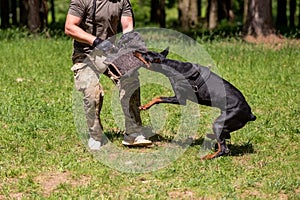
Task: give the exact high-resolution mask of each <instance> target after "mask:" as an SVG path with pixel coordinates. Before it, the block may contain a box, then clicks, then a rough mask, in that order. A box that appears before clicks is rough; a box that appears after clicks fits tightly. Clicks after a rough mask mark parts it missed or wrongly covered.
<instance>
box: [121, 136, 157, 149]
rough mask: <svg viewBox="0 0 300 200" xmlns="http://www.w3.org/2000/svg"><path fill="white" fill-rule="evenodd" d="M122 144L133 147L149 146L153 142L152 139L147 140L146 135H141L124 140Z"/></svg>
mask: <svg viewBox="0 0 300 200" xmlns="http://www.w3.org/2000/svg"><path fill="white" fill-rule="evenodd" d="M124 139H125V138H124ZM122 144H123V145H125V146H132V147H134V146H149V145H151V144H152V141H150V140H147V139H146V138H145V136H143V135H139V136H137V137H136V138H135V139H134V141H129V140H127V141H126V140H123V141H122Z"/></svg>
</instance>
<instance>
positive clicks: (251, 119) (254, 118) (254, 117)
mask: <svg viewBox="0 0 300 200" xmlns="http://www.w3.org/2000/svg"><path fill="white" fill-rule="evenodd" d="M255 120H256V116H255V115H254V114H253V113H251V114H250V121H255Z"/></svg>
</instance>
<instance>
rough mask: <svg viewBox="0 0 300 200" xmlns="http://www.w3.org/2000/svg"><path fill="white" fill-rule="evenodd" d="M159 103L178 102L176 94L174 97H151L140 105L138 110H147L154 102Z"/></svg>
mask: <svg viewBox="0 0 300 200" xmlns="http://www.w3.org/2000/svg"><path fill="white" fill-rule="evenodd" d="M159 103H171V104H179V101H178V99H177V97H176V96H174V97H157V98H154V99H152V100H151V101H150V102H148V103H147V104H145V105H142V106H140V107H139V108H140V110H147V109H149V108H151V107H152V106H153V105H154V104H159Z"/></svg>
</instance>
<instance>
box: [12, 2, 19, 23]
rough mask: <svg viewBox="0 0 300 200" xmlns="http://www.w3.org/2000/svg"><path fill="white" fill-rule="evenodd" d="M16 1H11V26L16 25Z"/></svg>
mask: <svg viewBox="0 0 300 200" xmlns="http://www.w3.org/2000/svg"><path fill="white" fill-rule="evenodd" d="M17 7H18V6H17V1H16V0H12V1H11V14H12V24H13V25H17V24H18V20H17Z"/></svg>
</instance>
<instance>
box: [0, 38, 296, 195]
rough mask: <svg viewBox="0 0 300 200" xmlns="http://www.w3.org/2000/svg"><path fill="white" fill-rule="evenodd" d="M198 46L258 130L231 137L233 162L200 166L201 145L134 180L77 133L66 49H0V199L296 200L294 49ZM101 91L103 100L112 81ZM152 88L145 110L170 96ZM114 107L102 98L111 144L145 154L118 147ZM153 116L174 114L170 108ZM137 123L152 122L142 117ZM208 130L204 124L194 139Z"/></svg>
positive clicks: (48, 43)
mask: <svg viewBox="0 0 300 200" xmlns="http://www.w3.org/2000/svg"><path fill="white" fill-rule="evenodd" d="M204 46H205V48H206V49H207V51H208V52H209V53H210V55H211V56H212V58H213V59H214V61H215V62H216V64H217V66H218V71H219V73H220V74H221V75H222V76H223V77H224V78H226V79H227V80H229V81H230V82H232V83H233V84H234V85H236V86H237V87H238V88H239V89H240V90H241V91H242V92H243V93H244V95H245V96H246V98H247V100H248V102H249V103H250V105H251V106H252V108H253V112H254V113H255V114H256V115H257V117H258V118H257V120H256V121H255V122H252V123H249V124H248V125H247V126H246V127H244V128H243V129H241V130H239V131H237V132H235V133H233V134H232V139H231V150H232V152H233V155H232V156H229V157H224V158H219V159H215V160H212V161H205V162H204V161H201V160H200V159H199V155H200V149H201V143H195V144H193V145H191V146H190V147H189V148H188V149H187V151H186V152H185V153H184V154H183V155H181V156H180V157H179V159H177V160H175V161H174V162H172V163H170V165H168V166H166V167H164V168H162V169H159V170H156V171H153V172H147V173H138V174H136V173H125V172H120V171H117V170H115V169H113V168H110V167H108V166H106V165H104V164H103V162H101V160H99V159H97V158H96V157H95V156H93V155H92V154H91V153H90V152H88V151H87V149H86V147H85V144H83V142H82V141H81V139H80V136H79V135H78V133H77V131H76V127H75V124H74V119H73V107H72V106H73V75H72V72H71V71H70V67H71V62H70V55H71V41H70V40H68V39H59V38H58V39H43V38H29V39H25V38H23V39H22V38H21V39H19V40H14V41H7V40H2V41H1V43H0V51H1V56H0V66H1V73H0V84H1V87H0V94H1V98H0V155H1V156H0V199H9V198H16V199H17V198H19V197H22V198H23V199H78V198H80V199H202V198H204V199H221V198H222V199H299V198H300V167H299V166H300V158H299V150H300V148H299V146H298V145H299V142H300V126H299V116H300V96H299V92H300V91H299V88H300V47H299V46H296V45H293V44H286V45H282V47H281V48H279V49H274V48H268V47H262V46H255V45H250V44H245V43H242V42H240V41H231V42H222V41H216V42H212V43H209V44H204ZM103 85H105V89H106V91H107V93H108V94H109V92H108V91H109V90H110V89H111V88H113V85H112V83H111V82H110V80H108V79H106V78H104V79H103ZM150 88H151V87H150ZM150 88H147V87H145V88H142V101H143V102H145V101H146V100H149V99H151V98H152V97H153V96H155V95H158V94H161V93H164V94H165V93H169V92H170V91H166V90H164V89H161V88H160V87H157V88H156V89H150ZM110 101H111V100H110V97H109V95H108V97H107V98H106V99H105V104H104V108H103V112H102V115H103V119H105V120H104V126H105V130H106V133H107V134H110V135H111V138H112V139H113V142H114V143H115V144H116V145H117V146H118V147H119V148H121V149H122V150H123V151H128V152H151V151H152V149H129V150H128V149H126V148H123V147H122V146H121V145H120V142H121V139H122V137H121V133H120V132H116V131H114V128H115V124H114V120H113V119H112V115H111V106H110V105H111V104H110ZM159 108H160V109H168V110H170V112H171V113H174V115H175V116H176V113H177V112H178V107H177V106H174V105H167V106H161V105H160V106H159ZM153 109H154V108H153ZM160 109H157V108H156V111H157V112H158V111H159V110H160ZM199 110H201V111H203V110H204V111H205V108H203V107H199ZM171 115H173V114H171ZM143 120H144V121H146V122H147V120H149V119H148V114H147V112H146V113H143ZM176 120H178V119H176V117H174V118H171V119H170V120H169V121H168V124H167V126H166V130H165V131H164V132H162V133H161V134H162V135H163V136H164V137H169V138H172V137H174V134H175V132H176V129H174V126H176ZM210 121H211V119H206V118H205V117H204V118H202V119H201V122H200V124H201V126H200V127H199V130H198V132H197V135H198V137H199V138H200V139H201V138H202V137H203V135H204V134H205V133H206V132H205V131H206V129H207V127H209V126H210V125H209V122H210ZM114 134H115V135H114ZM162 143H164V144H165V145H167V142H162ZM159 148H160V147H154V149H159Z"/></svg>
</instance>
